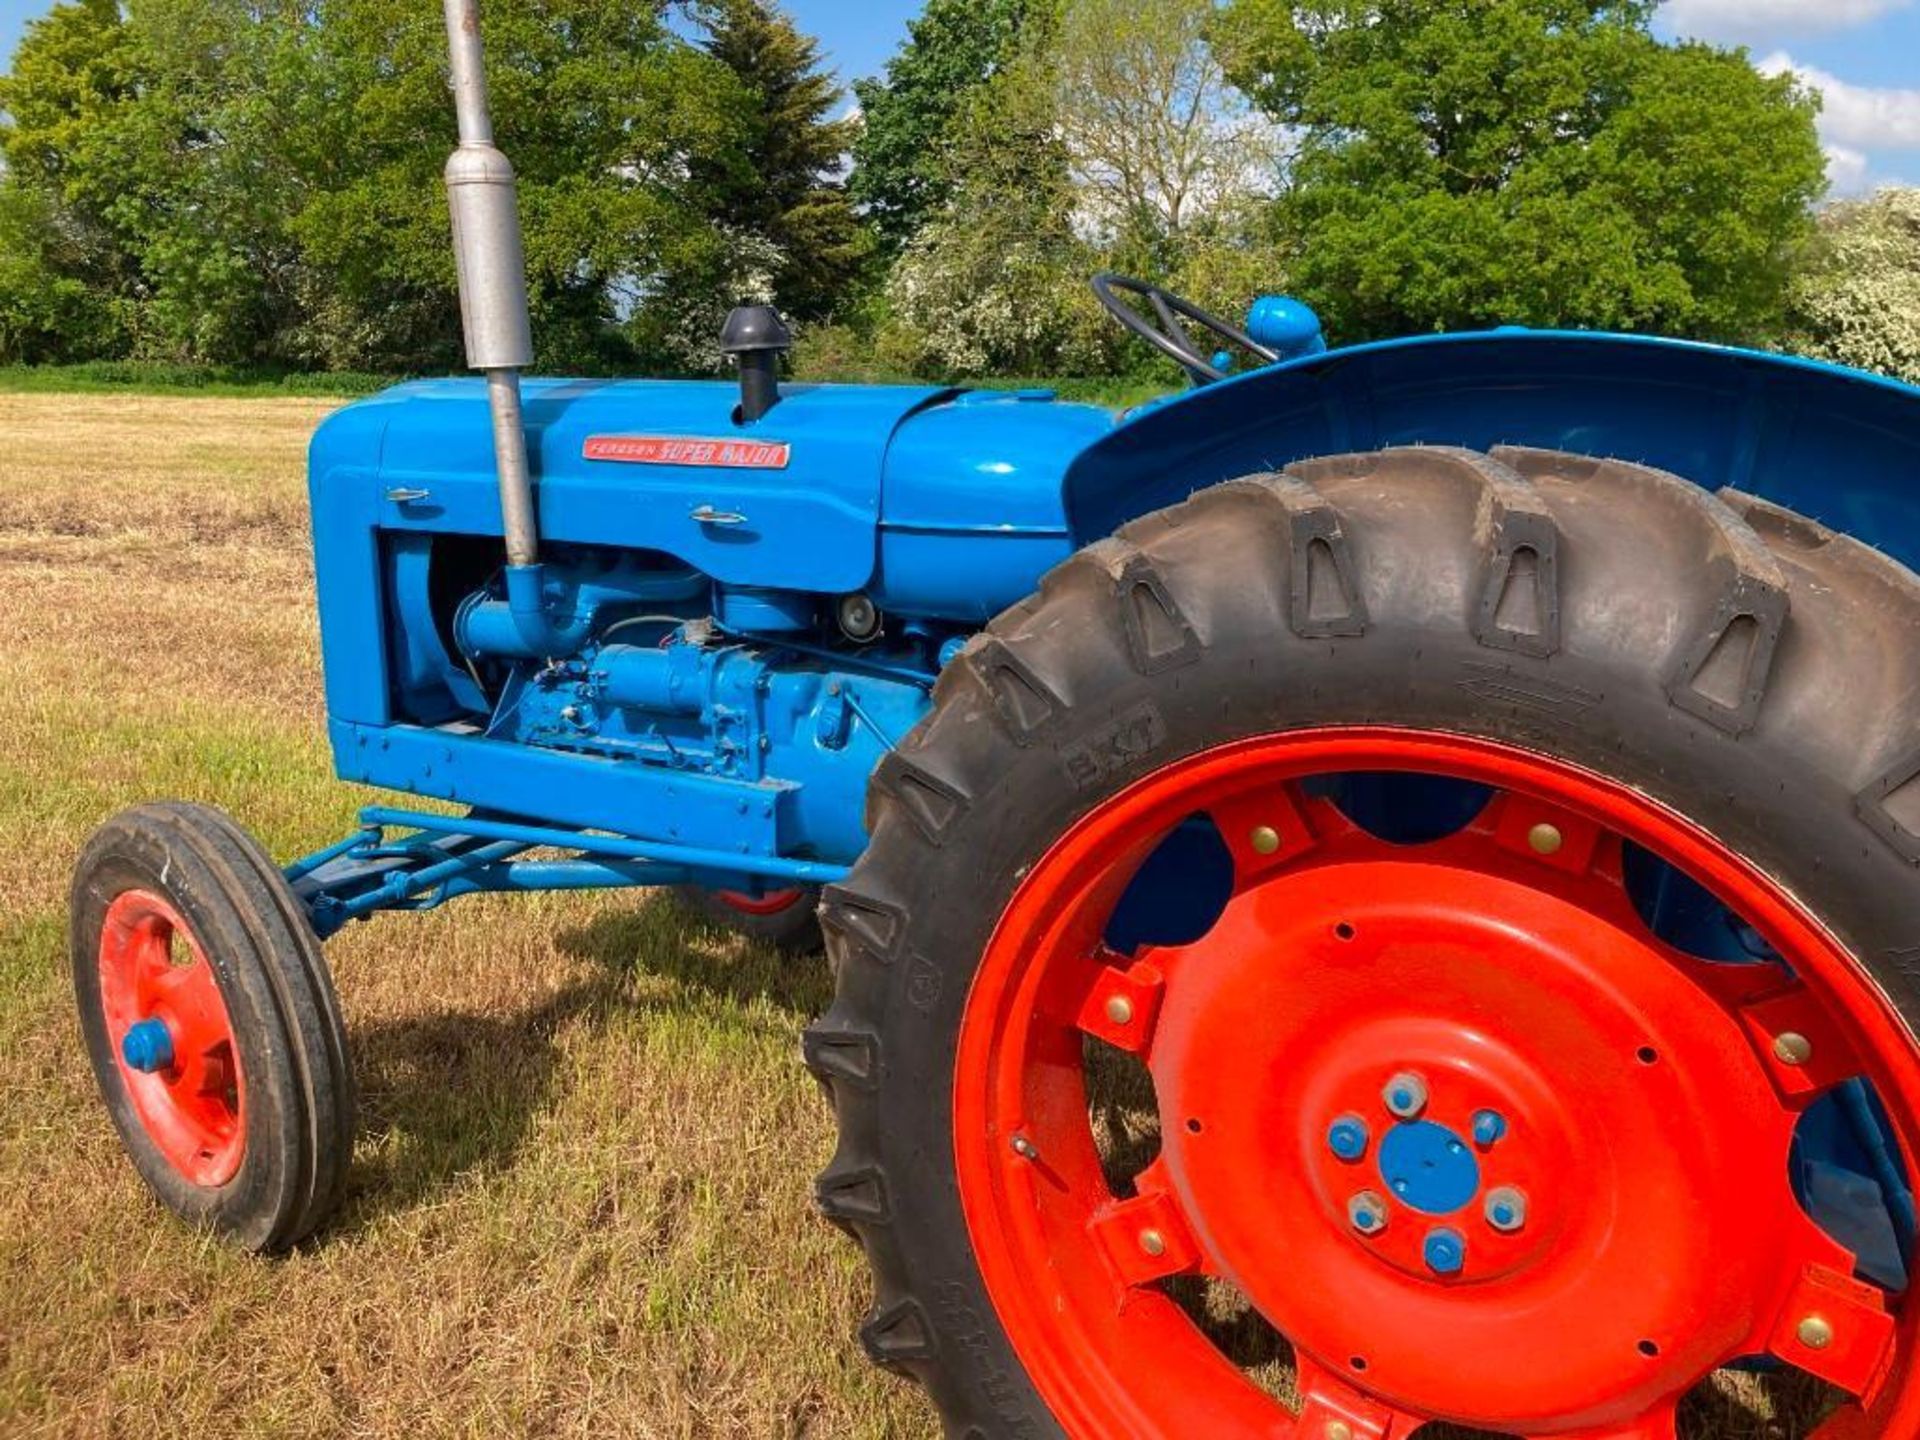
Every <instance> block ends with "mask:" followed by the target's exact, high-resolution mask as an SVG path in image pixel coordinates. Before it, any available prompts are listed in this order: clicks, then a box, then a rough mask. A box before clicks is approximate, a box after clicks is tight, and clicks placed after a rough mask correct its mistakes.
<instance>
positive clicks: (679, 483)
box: [310, 379, 951, 592]
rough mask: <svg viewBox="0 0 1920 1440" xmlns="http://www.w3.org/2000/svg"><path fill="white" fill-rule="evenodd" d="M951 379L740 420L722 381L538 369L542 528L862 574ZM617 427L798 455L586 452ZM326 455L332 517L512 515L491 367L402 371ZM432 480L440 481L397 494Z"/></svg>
mask: <svg viewBox="0 0 1920 1440" xmlns="http://www.w3.org/2000/svg"><path fill="white" fill-rule="evenodd" d="M950 393H951V392H949V391H946V390H943V389H940V388H937V387H933V386H909V385H874V386H865V385H863V386H838V385H836V386H828V385H789V386H786V387H784V390H783V396H784V398H783V399H782V401H781V403H780V405H779V407H778V408H777V409H775V410H774V411H773V412H772V414H770V415H768V416H767V417H766V418H765V419H764V420H762V421H760V422H759V423H758V424H754V425H735V424H734V420H733V412H734V406H735V405H736V404H737V403H738V402H739V390H738V388H737V387H736V386H734V385H731V384H726V383H722V382H687V381H653V380H619V381H610V380H529V381H527V382H526V385H525V388H524V396H525V408H526V420H527V435H528V446H529V450H530V459H531V462H532V466H533V471H534V477H535V480H536V484H537V496H538V505H539V518H540V533H541V535H542V536H543V537H545V538H547V539H550V540H554V541H560V542H567V541H572V542H579V543H588V544H600V545H615V546H624V547H630V548H635V549H644V550H657V551H663V552H665V553H667V554H671V555H675V556H678V557H680V558H681V559H683V560H686V561H688V562H689V563H691V564H693V565H696V566H698V567H699V568H700V569H702V570H704V571H706V572H707V573H708V574H710V575H712V576H714V577H715V578H716V579H718V580H721V581H723V582H726V583H728V584H733V585H748V586H796V585H799V586H803V587H804V588H806V589H809V590H817V591H826V592H834V591H851V590H858V589H861V588H862V587H863V586H865V585H866V584H867V583H868V582H869V580H870V579H871V578H872V576H873V572H874V567H875V563H876V538H875V536H876V528H877V526H878V524H879V519H880V502H881V496H880V490H881V474H882V469H883V463H884V461H885V457H886V452H887V447H888V445H889V444H890V443H891V442H892V439H893V435H894V432H895V430H896V429H897V428H898V427H899V425H900V423H901V422H902V421H903V420H905V419H906V418H907V417H908V416H910V415H911V414H913V413H914V412H915V411H916V410H918V409H920V408H921V407H923V406H927V405H931V404H933V403H934V402H936V401H938V400H940V399H941V398H942V397H943V396H945V395H948V394H950ZM603 437H611V438H616V439H620V438H631V437H650V438H655V439H659V438H669V437H684V438H692V439H699V440H723V441H729V440H730V441H743V442H753V443H758V444H764V445H784V446H786V447H788V450H789V457H790V458H789V459H788V462H787V463H786V465H785V466H784V467H783V468H743V467H733V466H717V465H677V464H675V465H669V464H633V463H624V462H619V461H609V460H596V459H588V458H586V449H587V442H588V441H589V440H591V439H595V438H603ZM310 473H311V476H312V482H311V483H312V490H313V502H314V512H315V516H316V522H318V521H319V518H320V517H321V516H322V515H323V514H324V513H326V512H328V511H330V510H333V511H337V510H339V509H341V508H346V509H349V510H353V511H355V512H358V518H359V519H360V520H361V521H363V522H368V523H372V524H375V525H378V526H379V527H380V528H382V529H385V530H403V531H404V530H409V529H413V530H423V531H434V532H446V531H458V532H461V533H466V534H475V535H497V534H499V533H500V519H499V502H498V499H497V495H496V491H495V487H494V478H493V477H494V467H493V452H492V431H491V427H490V423H489V419H488V414H487V401H486V389H485V386H484V384H483V383H482V382H480V381H478V380H464V379H462V380H432V381H420V382H416V383H412V384H406V385H400V386H396V387H394V388H393V389H391V390H388V391H385V392H383V393H382V394H380V395H377V396H374V397H373V398H371V399H368V400H363V401H360V402H358V403H356V404H354V405H351V406H349V407H347V408H346V409H345V410H342V411H340V412H338V413H337V414H335V415H334V416H332V417H331V418H329V419H328V420H327V422H326V423H325V424H324V425H322V427H321V429H320V432H319V433H318V434H317V435H316V436H315V437H314V442H313V450H312V455H311V466H310ZM343 489H346V490H351V491H354V492H355V496H354V497H352V498H349V497H348V496H347V495H344V494H341V493H340V492H341V491H342V490H343ZM414 491H423V492H425V495H424V497H422V498H418V499H414V500H411V501H406V502H398V501H395V500H393V499H392V498H391V496H392V495H393V494H394V493H397V492H398V493H404V492H414ZM369 492H371V493H369ZM362 496H365V497H367V503H370V506H371V509H370V511H369V510H368V509H364V508H363V501H362V500H361V499H360V497H362ZM703 506H707V507H711V508H712V509H713V510H716V511H723V512H731V513H734V514H739V515H742V516H744V517H746V518H745V521H744V523H742V524H738V525H730V526H722V525H712V524H702V523H701V522H700V521H698V520H695V519H694V518H693V513H694V512H695V511H696V510H697V509H699V508H701V507H703ZM802 577H804V578H802Z"/></svg>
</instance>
